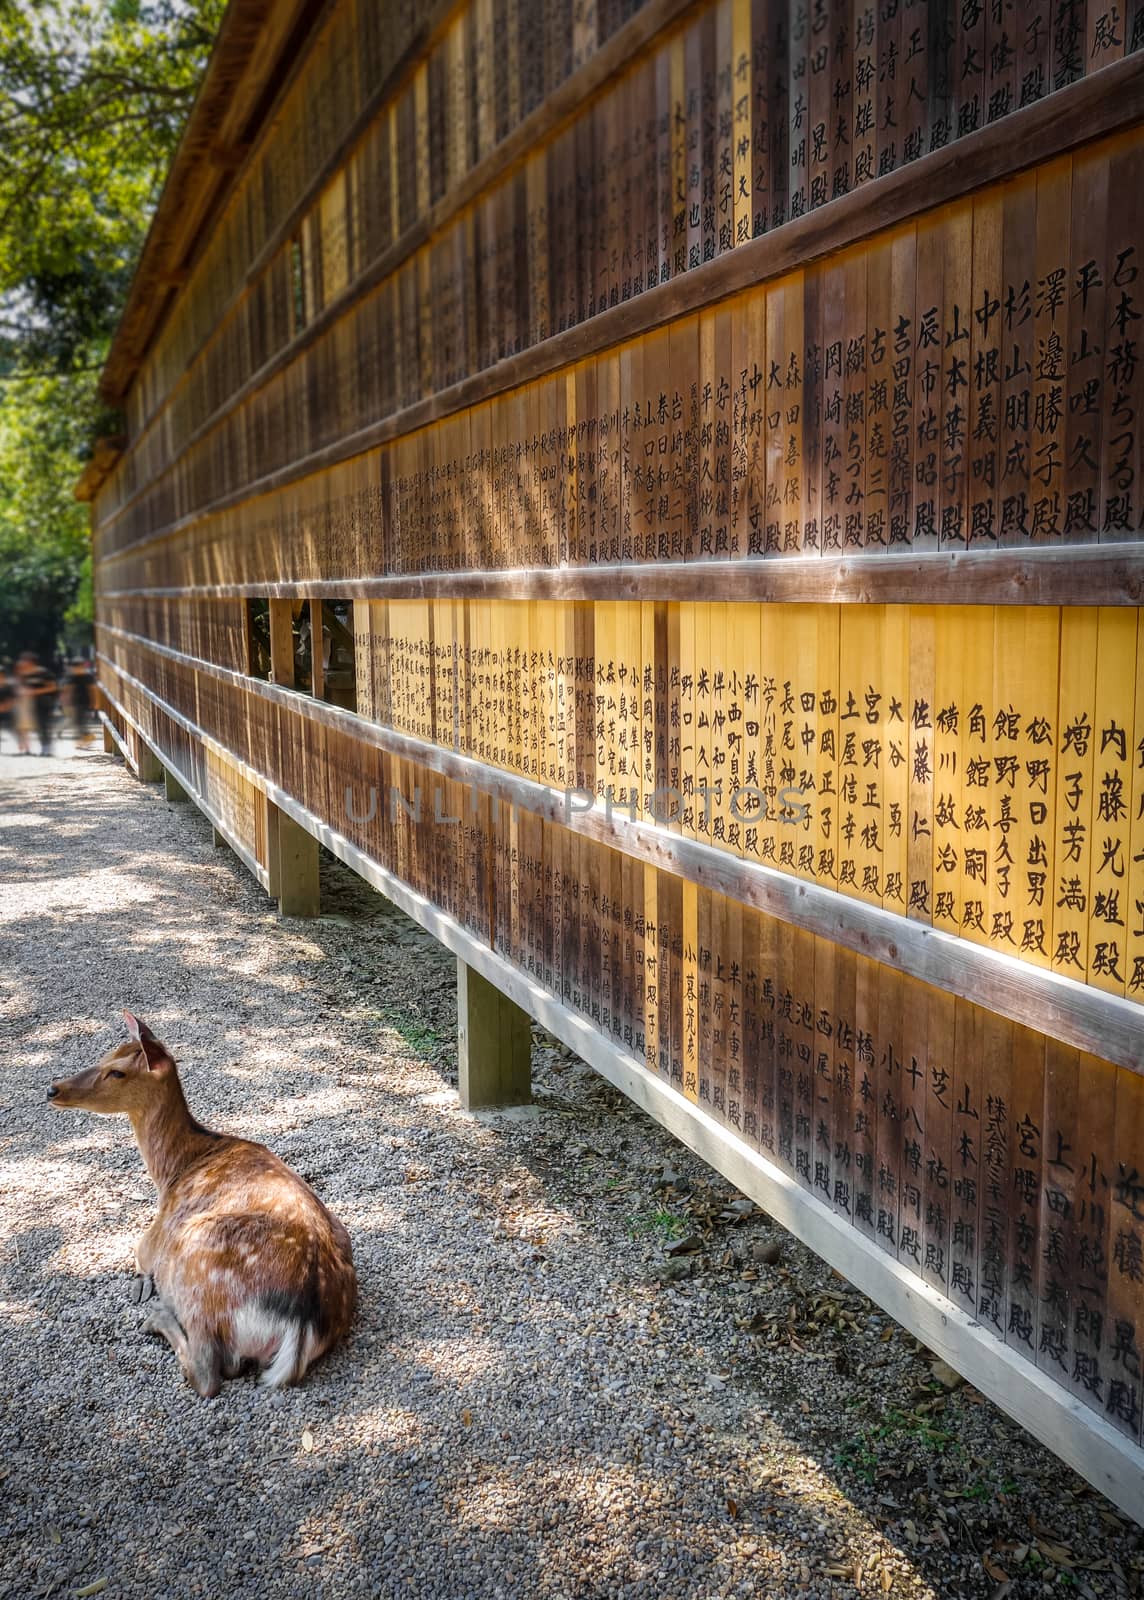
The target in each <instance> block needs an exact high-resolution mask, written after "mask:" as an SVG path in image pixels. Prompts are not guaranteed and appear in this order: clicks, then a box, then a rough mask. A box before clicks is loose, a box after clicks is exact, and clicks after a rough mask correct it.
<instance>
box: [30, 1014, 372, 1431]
mask: <svg viewBox="0 0 1144 1600" xmlns="http://www.w3.org/2000/svg"><path fill="white" fill-rule="evenodd" d="M123 1016H124V1020H125V1021H126V1023H127V1030H128V1032H129V1033H130V1035H131V1038H130V1040H129V1041H128V1042H127V1043H125V1044H121V1045H118V1046H117V1047H116V1048H115V1049H114V1050H111V1051H109V1052H108V1054H107V1055H105V1056H104V1057H103V1059H102V1060H101V1061H100V1062H98V1063H97V1065H96V1066H94V1067H90V1068H89V1069H88V1070H87V1071H86V1072H80V1073H77V1075H76V1076H75V1077H74V1078H64V1079H62V1080H61V1081H59V1082H57V1083H53V1084H52V1085H51V1087H50V1088H49V1090H48V1099H49V1100H50V1101H51V1103H52V1105H53V1106H68V1107H71V1106H75V1107H78V1108H79V1109H81V1110H84V1111H100V1112H108V1113H111V1112H123V1113H124V1114H125V1115H126V1116H128V1117H130V1119H131V1126H132V1128H133V1129H134V1131H135V1138H136V1139H137V1141H138V1143H139V1149H140V1150H141V1151H142V1154H143V1160H144V1161H145V1162H146V1164H147V1170H148V1172H149V1173H150V1174H151V1177H152V1178H153V1179H154V1182H155V1186H156V1188H157V1189H158V1191H159V1214H158V1216H157V1217H156V1218H155V1220H154V1222H153V1223H152V1224H151V1226H150V1227H149V1228H148V1229H147V1231H146V1233H145V1234H144V1235H143V1237H142V1238H141V1239H140V1240H139V1243H138V1245H137V1246H136V1248H135V1259H136V1262H137V1264H138V1267H139V1271H140V1272H141V1273H143V1274H145V1275H149V1276H150V1277H151V1278H152V1280H153V1282H154V1284H155V1288H156V1290H157V1291H158V1294H159V1301H158V1308H157V1310H155V1311H154V1312H153V1313H152V1315H151V1316H150V1318H149V1319H148V1321H147V1323H146V1324H145V1331H146V1332H148V1333H158V1334H161V1335H162V1336H163V1338H164V1339H166V1340H167V1341H168V1343H169V1344H170V1345H171V1348H172V1349H173V1350H174V1352H175V1354H176V1356H177V1357H178V1358H179V1365H180V1366H181V1367H182V1369H183V1374H184V1376H185V1377H186V1379H187V1382H188V1383H189V1384H190V1385H191V1387H192V1388H193V1389H195V1390H196V1391H197V1392H198V1393H199V1394H201V1395H203V1396H204V1397H205V1398H207V1399H210V1398H211V1397H213V1396H214V1395H216V1394H217V1393H218V1391H219V1388H220V1385H221V1380H222V1379H223V1378H233V1377H236V1376H237V1375H238V1373H239V1372H240V1371H241V1370H242V1369H243V1367H244V1366H245V1365H246V1364H247V1363H254V1364H256V1365H257V1366H258V1368H259V1369H260V1370H261V1373H262V1382H263V1383H264V1384H268V1385H270V1386H271V1387H272V1388H277V1387H278V1386H280V1385H282V1384H287V1383H297V1382H298V1381H299V1380H300V1379H301V1378H302V1376H303V1374H304V1373H305V1372H306V1369H307V1368H308V1367H309V1366H310V1365H311V1363H312V1362H314V1361H316V1360H317V1359H318V1357H319V1356H321V1355H324V1354H325V1352H326V1351H327V1350H329V1349H330V1348H331V1346H333V1345H335V1344H336V1343H337V1341H338V1340H339V1339H340V1338H341V1337H342V1336H343V1334H344V1333H345V1332H346V1329H347V1328H348V1327H349V1324H350V1319H351V1317H352V1316H353V1309H354V1296H355V1290H356V1279H355V1277H354V1267H353V1255H352V1252H351V1250H350V1241H349V1235H348V1234H347V1233H346V1230H345V1229H344V1228H343V1227H342V1225H341V1223H340V1222H339V1221H338V1220H337V1218H336V1217H332V1216H331V1215H330V1213H329V1212H328V1211H327V1210H326V1208H325V1206H324V1205H323V1204H322V1202H321V1201H320V1200H319V1199H318V1197H317V1195H315V1194H314V1193H313V1191H312V1190H311V1189H310V1188H309V1187H308V1185H307V1184H305V1183H303V1181H302V1179H301V1178H299V1177H298V1175H297V1174H296V1173H294V1172H291V1170H290V1168H289V1167H288V1166H287V1165H286V1164H285V1162H283V1161H280V1160H279V1159H278V1157H277V1156H276V1155H273V1154H272V1153H271V1152H270V1151H269V1150H267V1148H266V1147H265V1145H261V1144H254V1143H253V1142H252V1141H251V1140H249V1139H236V1138H232V1137H230V1136H229V1135H228V1134H222V1133H212V1132H211V1131H210V1129H209V1128H204V1127H203V1126H202V1124H201V1123H199V1122H196V1121H195V1119H194V1117H193V1116H192V1115H191V1113H190V1111H189V1110H188V1108H187V1102H186V1100H185V1099H184V1097H183V1090H182V1086H181V1084H180V1083H179V1075H178V1073H177V1072H176V1070H175V1063H174V1061H173V1060H172V1059H171V1054H170V1052H169V1051H168V1049H167V1047H166V1045H164V1044H161V1043H160V1042H159V1040H158V1039H156V1037H155V1035H154V1034H153V1033H152V1032H151V1030H150V1029H149V1028H148V1027H147V1026H146V1025H145V1024H144V1023H142V1022H139V1021H138V1020H137V1019H136V1018H135V1017H133V1016H132V1015H131V1013H130V1012H129V1011H125V1012H124V1013H123Z"/></svg>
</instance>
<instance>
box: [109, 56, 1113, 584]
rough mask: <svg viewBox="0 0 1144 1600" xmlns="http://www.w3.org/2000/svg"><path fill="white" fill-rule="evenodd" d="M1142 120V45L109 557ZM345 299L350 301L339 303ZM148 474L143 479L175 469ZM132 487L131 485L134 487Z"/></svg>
mask: <svg viewBox="0 0 1144 1600" xmlns="http://www.w3.org/2000/svg"><path fill="white" fill-rule="evenodd" d="M1141 121H1144V53H1137V54H1135V55H1131V56H1126V57H1125V58H1124V59H1123V60H1122V61H1118V62H1116V63H1115V64H1114V65H1112V66H1108V67H1102V68H1101V69H1100V70H1099V71H1098V72H1094V73H1093V74H1092V76H1091V77H1088V78H1082V79H1080V80H1079V81H1078V82H1076V83H1072V84H1069V85H1067V86H1066V87H1065V88H1063V89H1058V90H1055V91H1054V93H1053V94H1051V95H1049V96H1048V97H1047V98H1046V99H1044V100H1039V101H1037V102H1036V103H1035V104H1033V105H1030V106H1025V107H1024V108H1023V109H1021V110H1020V111H1014V112H1013V113H1012V115H1010V116H1008V117H1005V118H1002V119H1001V120H1000V121H997V122H991V123H988V124H987V125H986V126H985V127H984V128H980V129H979V130H978V131H977V132H976V133H971V134H968V135H966V137H965V138H963V139H958V140H957V141H956V142H955V143H954V144H952V145H948V146H946V147H945V148H943V149H941V150H934V151H932V152H931V153H930V154H929V155H925V156H921V157H920V158H919V159H918V160H917V161H915V162H913V163H912V164H911V165H909V166H907V167H901V168H899V169H898V170H897V171H896V172H892V173H889V174H887V176H885V177H883V178H877V179H874V180H872V181H871V182H870V183H868V184H865V185H863V186H862V187H861V188H859V189H855V190H853V191H852V192H851V193H850V194H848V195H843V196H842V197H840V198H839V199H837V200H832V201H830V202H829V203H828V204H827V205H824V206H820V207H819V208H818V210H816V211H810V212H807V213H805V214H804V215H803V216H801V217H797V218H795V219H794V220H793V221H791V222H787V223H784V224H783V225H782V227H779V228H776V229H774V230H773V232H771V233H766V234H763V235H762V236H761V237H760V238H758V239H752V240H750V241H749V242H747V243H744V244H741V245H739V246H737V247H736V248H735V249H734V250H729V251H728V252H727V253H726V254H725V255H722V256H719V257H717V258H716V259H715V260H714V261H709V262H706V263H705V264H704V265H702V266H699V267H695V268H693V269H692V270H691V271H690V272H685V273H681V274H680V276H679V277H677V278H672V279H671V280H670V281H669V282H667V283H661V284H658V285H657V286H656V287H655V288H654V289H648V290H645V292H644V293H643V294H641V295H638V296H636V297H635V298H633V299H631V300H627V301H625V302H623V303H622V304H620V305H618V306H614V307H611V308H610V309H609V310H607V311H602V312H600V313H598V314H597V315H596V316H594V317H589V318H588V319H587V320H586V321H584V322H581V323H577V325H576V326H575V327H573V328H568V329H566V330H565V331H564V332H563V333H556V334H553V335H552V336H551V337H549V338H547V339H542V340H541V341H540V342H539V343H537V344H535V345H531V346H530V347H529V348H528V349H525V350H522V351H520V352H518V354H516V355H513V356H509V357H508V358H507V359H506V360H504V361H498V362H496V363H495V364H494V365H493V366H490V367H486V368H485V369H484V370H483V371H481V372H477V373H474V374H473V375H472V376H471V377H468V378H465V379H463V380H462V381H461V382H459V383H455V384H452V385H450V387H449V388H447V389H441V390H438V392H437V393H436V394H433V395H429V396H427V397H426V398H425V399H423V400H419V401H417V402H416V403H415V404H413V405H411V406H406V407H405V408H404V409H403V410H401V411H396V412H393V413H392V414H391V415H390V416H388V417H384V418H382V419H381V420H380V421H378V422H374V423H371V424H369V425H368V426H367V427H364V428H360V429H358V430H357V432H355V433H351V434H347V435H346V436H345V437H344V438H341V439H338V440H336V441H335V442H334V443H333V444H330V445H326V446H323V447H322V448H321V449H319V450H312V451H310V452H309V453H308V454H307V455H305V456H299V457H298V458H297V459H296V460H295V461H292V462H291V463H290V465H289V466H286V467H281V468H279V469H278V470H276V471H274V472H269V473H264V474H263V475H262V477H260V478H256V479H252V480H251V481H250V482H249V483H247V484H245V485H243V486H242V487H241V488H240V489H234V490H231V491H230V492H228V493H227V494H224V495H220V496H219V497H218V498H217V499H215V500H212V501H210V502H209V503H207V504H206V505H203V506H200V507H198V508H197V509H196V510H195V511H193V512H191V513H189V514H188V515H186V516H184V517H180V518H178V519H176V520H175V521H173V522H170V523H168V524H167V525H166V526H165V527H163V528H159V529H152V530H151V531H150V532H149V533H147V534H145V535H143V537H142V538H140V539H136V540H133V541H132V542H131V543H130V544H127V545H124V546H123V547H122V548H121V549H120V550H118V551H116V552H115V554H116V556H123V555H126V554H127V553H128V552H129V551H131V550H137V549H140V548H141V547H142V546H144V545H147V544H152V543H154V542H155V541H156V540H159V539H165V538H169V537H170V536H171V534H173V533H177V532H180V531H181V530H182V529H184V528H187V527H190V526H191V525H193V524H194V523H196V522H200V521H202V520H203V519H204V518H206V517H209V516H214V515H217V514H218V513H219V512H222V511H227V510H230V509H232V508H233V507H234V506H237V505H241V504H242V503H243V502H244V501H246V500H250V499H253V498H255V497H256V496H260V495H265V494H271V493H273V492H274V491H275V490H277V489H283V488H285V487H287V486H288V485H289V484H291V483H294V482H296V481H297V480H298V479H299V478H304V477H308V476H309V475H310V474H312V473H315V472H322V471H325V470H327V469H328V468H330V467H333V466H337V465H339V464H340V463H341V462H343V461H348V460H350V459H351V458H352V457H353V456H357V455H362V454H363V453H364V452H365V451H367V450H373V449H376V448H377V447H378V446H379V445H382V444H387V443H389V442H390V441H391V440H394V439H398V438H400V437H402V436H403V435H404V434H407V433H412V432H414V431H416V430H417V429H418V428H424V427H427V426H428V425H429V424H430V423H433V422H439V421H441V420H442V419H444V418H445V417H449V416H452V415H453V414H454V413H455V412H457V411H461V410H464V409H465V408H466V407H468V406H472V405H476V404H478V403H479V402H481V401H483V400H489V399H491V398H492V397H493V396H494V395H498V394H501V393H503V392H504V391H505V390H507V389H514V388H517V387H519V386H520V385H522V384H525V383H531V382H534V381H535V380H536V379H538V378H542V377H546V376H547V375H548V374H549V373H552V372H554V371H557V370H558V369H559V368H561V367H565V366H569V365H571V364H572V363H574V362H577V361H583V360H586V359H587V358H588V357H590V356H595V355H599V354H601V353H602V352H603V351H605V350H607V349H609V348H611V347H612V346H613V345H617V344H622V343H623V342H624V341H625V340H627V339H632V338H635V337H638V336H639V335H641V334H644V333H648V332H650V331H651V330H652V329H660V328H663V327H664V326H666V325H667V324H668V323H669V322H672V321H674V320H675V319H677V318H679V317H683V316H688V315H690V314H691V313H693V312H696V311H701V310H703V309H705V308H706V307H707V306H710V305H713V304H715V303H716V302H718V301H719V300H723V299H725V298H727V296H729V295H733V294H738V293H741V292H742V291H743V290H745V289H749V288H752V287H754V286H756V285H758V284H760V283H764V282H767V281H768V280H770V279H772V278H776V277H781V276H782V274H783V273H786V272H791V271H794V270H795V269H796V268H799V267H807V266H810V265H812V264H813V263H815V262H817V261H820V260H822V259H823V258H824V257H825V256H828V255H832V254H834V253H835V252H836V251H839V250H843V249H846V248H847V247H849V246H850V245H854V244H858V243H861V242H862V241H863V240H865V239H868V238H870V237H871V235H873V234H876V233H879V232H881V231H883V230H885V229H889V228H893V227H897V226H899V225H901V224H902V223H905V222H908V221H910V220H912V219H913V218H915V217H918V216H921V215H923V214H924V213H925V212H927V211H931V210H933V209H935V208H936V207H938V206H942V205H945V204H948V203H949V202H950V201H952V200H961V199H965V198H966V197H968V196H969V195H970V194H972V193H973V192H974V191H976V190H978V189H981V188H983V187H985V186H986V185H988V184H990V183H996V182H998V181H1000V180H1002V179H1005V178H1009V177H1012V176H1013V175H1014V174H1016V173H1018V172H1022V171H1024V170H1025V168H1026V167H1029V166H1032V165H1034V164H1035V163H1036V162H1038V161H1043V160H1047V159H1048V158H1050V157H1053V156H1060V155H1064V154H1067V153H1068V152H1069V151H1070V150H1073V149H1075V148H1076V147H1077V146H1078V145H1081V144H1088V143H1091V142H1092V141H1094V140H1096V139H1098V138H1103V137H1105V136H1107V135H1108V134H1111V133H1116V132H1119V131H1121V130H1123V129H1125V128H1129V127H1132V126H1134V125H1135V124H1137V123H1139V122H1141ZM346 309H349V307H348V305H347V308H346ZM176 465H177V462H172V463H171V465H170V466H169V467H167V468H166V471H165V472H164V473H163V474H160V476H159V477H157V478H154V479H152V480H150V482H149V483H148V484H147V485H145V486H144V489H150V488H153V487H154V485H155V483H158V482H160V481H161V479H162V477H164V476H166V474H167V473H169V472H171V471H173V470H174V468H175V466H176ZM144 489H140V490H139V491H138V493H143V492H144ZM135 498H136V497H132V499H129V500H127V501H125V502H124V504H123V505H122V506H120V507H119V508H118V509H117V510H116V512H115V513H114V515H113V516H111V517H109V518H108V519H107V520H106V522H105V523H103V524H101V527H104V528H110V527H114V525H115V523H116V522H117V521H118V520H119V518H120V517H122V516H123V515H124V513H125V512H126V511H127V510H128V508H129V507H130V506H131V505H132V504H133V503H134V499H135Z"/></svg>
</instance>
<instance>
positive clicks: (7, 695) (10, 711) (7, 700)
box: [0, 661, 16, 749]
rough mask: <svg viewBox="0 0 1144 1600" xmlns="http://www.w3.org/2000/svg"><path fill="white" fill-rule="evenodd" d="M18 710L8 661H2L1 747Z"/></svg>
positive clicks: (0, 683) (0, 702) (0, 682)
mask: <svg viewBox="0 0 1144 1600" xmlns="http://www.w3.org/2000/svg"><path fill="white" fill-rule="evenodd" d="M15 710H16V688H15V685H14V684H13V682H12V678H11V674H10V673H9V671H8V663H7V662H6V661H4V662H0V749H3V747H4V734H5V732H6V731H7V730H8V729H9V728H10V727H11V726H12V718H13V715H14V714H15Z"/></svg>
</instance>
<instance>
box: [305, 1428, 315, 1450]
mask: <svg viewBox="0 0 1144 1600" xmlns="http://www.w3.org/2000/svg"><path fill="white" fill-rule="evenodd" d="M313 1448H314V1435H313V1434H312V1433H311V1432H310V1430H309V1428H303V1429H302V1449H303V1450H304V1451H305V1452H306V1454H307V1455H309V1453H310V1451H311V1450H312V1449H313Z"/></svg>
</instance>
